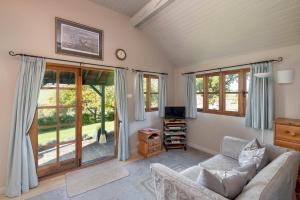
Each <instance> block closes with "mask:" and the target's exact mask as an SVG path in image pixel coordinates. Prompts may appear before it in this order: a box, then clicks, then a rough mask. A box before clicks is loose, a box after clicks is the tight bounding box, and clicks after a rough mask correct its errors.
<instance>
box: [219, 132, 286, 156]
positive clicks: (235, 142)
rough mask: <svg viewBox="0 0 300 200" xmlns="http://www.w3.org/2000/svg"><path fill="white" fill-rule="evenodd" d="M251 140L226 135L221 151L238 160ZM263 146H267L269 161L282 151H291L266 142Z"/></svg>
mask: <svg viewBox="0 0 300 200" xmlns="http://www.w3.org/2000/svg"><path fill="white" fill-rule="evenodd" d="M249 142H250V141H249V140H244V139H240V138H235V137H230V136H225V137H224V139H223V142H222V143H221V147H220V149H221V151H220V153H221V154H222V155H224V156H228V157H230V158H233V159H235V160H238V159H239V155H240V153H241V151H242V149H243V148H244V147H245V146H246V145H247V144H248V143H249ZM262 147H265V148H266V153H267V157H268V160H269V161H273V160H274V159H275V158H277V157H278V156H279V155H281V154H282V153H285V152H287V151H289V149H287V148H283V147H278V146H274V145H271V144H264V145H262Z"/></svg>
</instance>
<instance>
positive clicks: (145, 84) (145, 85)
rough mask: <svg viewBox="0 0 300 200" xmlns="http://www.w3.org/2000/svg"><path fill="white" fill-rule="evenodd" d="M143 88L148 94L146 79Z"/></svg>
mask: <svg viewBox="0 0 300 200" xmlns="http://www.w3.org/2000/svg"><path fill="white" fill-rule="evenodd" d="M143 87H144V92H147V78H144V83H143Z"/></svg>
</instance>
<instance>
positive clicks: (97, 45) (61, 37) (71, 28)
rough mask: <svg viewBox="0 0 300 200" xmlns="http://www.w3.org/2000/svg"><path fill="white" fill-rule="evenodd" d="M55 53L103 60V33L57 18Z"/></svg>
mask: <svg viewBox="0 0 300 200" xmlns="http://www.w3.org/2000/svg"><path fill="white" fill-rule="evenodd" d="M55 52H56V53H57V54H63V55H71V56H78V57H83V58H92V59H97V60H103V31H102V30H100V29H96V28H93V27H89V26H86V25H82V24H78V23H76V22H72V21H69V20H66V19H62V18H59V17H56V18H55Z"/></svg>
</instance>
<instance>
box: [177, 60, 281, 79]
mask: <svg viewBox="0 0 300 200" xmlns="http://www.w3.org/2000/svg"><path fill="white" fill-rule="evenodd" d="M282 60H283V58H282V57H278V59H271V60H262V61H258V62H251V63H244V64H238V65H231V66H225V67H218V68H214V69H205V70H200V71H194V72H186V73H182V75H185V74H196V73H200V72H208V71H215V70H220V71H221V70H222V69H227V68H234V67H241V66H246V65H253V64H259V63H264V62H281V61H282Z"/></svg>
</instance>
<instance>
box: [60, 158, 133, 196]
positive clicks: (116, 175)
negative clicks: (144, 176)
mask: <svg viewBox="0 0 300 200" xmlns="http://www.w3.org/2000/svg"><path fill="white" fill-rule="evenodd" d="M116 166H117V167H116ZM127 176H129V172H128V170H127V169H126V168H125V167H122V166H120V165H119V163H118V161H116V160H112V161H108V162H106V163H103V164H100V165H96V166H92V167H88V168H85V169H80V170H77V171H74V172H70V173H68V174H66V189H67V194H68V197H74V196H77V195H79V194H82V193H85V192H87V191H89V190H92V189H95V188H97V187H101V186H103V185H105V184H108V183H111V182H113V181H116V180H119V179H121V178H124V177H127Z"/></svg>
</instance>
